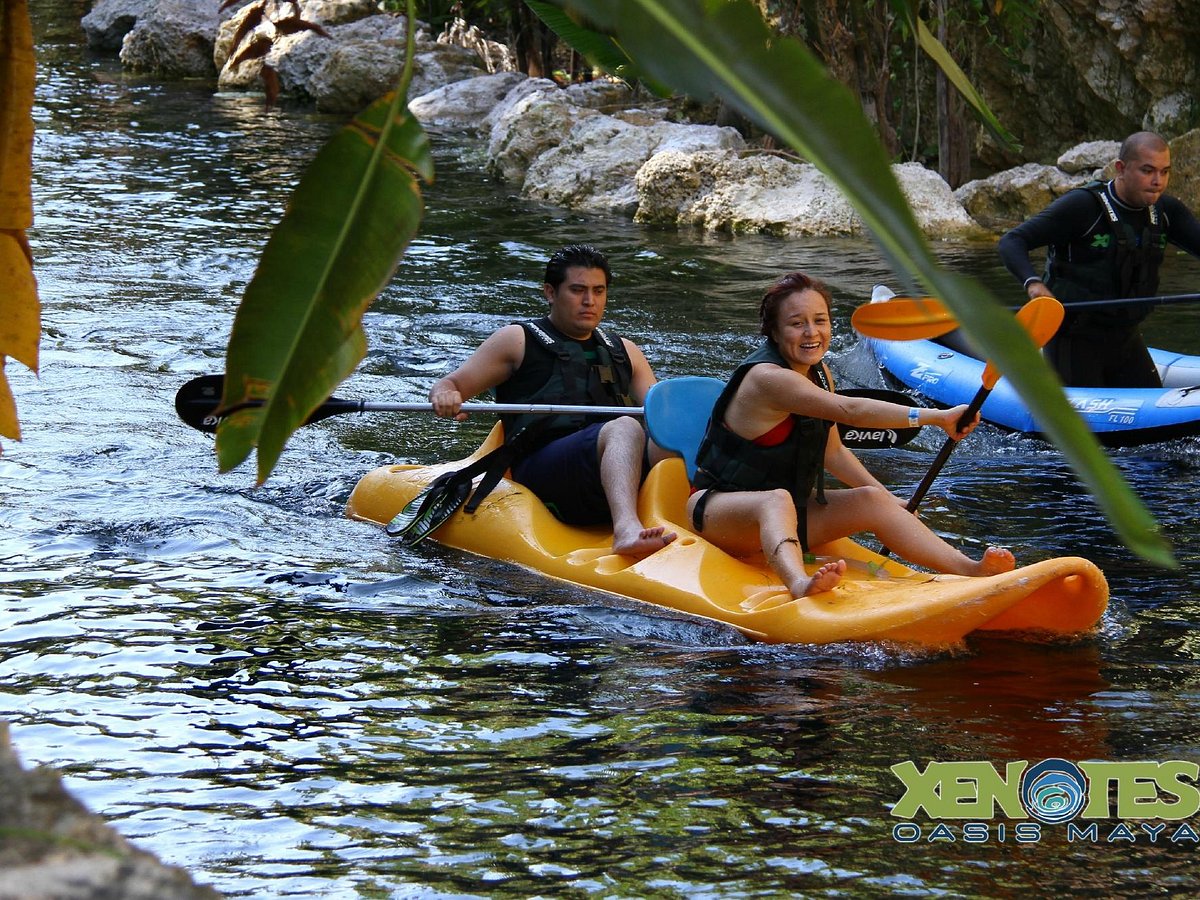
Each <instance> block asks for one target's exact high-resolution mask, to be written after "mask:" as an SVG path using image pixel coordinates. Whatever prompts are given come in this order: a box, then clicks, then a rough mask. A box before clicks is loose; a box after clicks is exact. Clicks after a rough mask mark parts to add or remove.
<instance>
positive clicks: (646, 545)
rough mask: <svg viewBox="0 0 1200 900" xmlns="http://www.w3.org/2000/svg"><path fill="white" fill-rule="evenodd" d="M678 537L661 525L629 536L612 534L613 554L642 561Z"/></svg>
mask: <svg viewBox="0 0 1200 900" xmlns="http://www.w3.org/2000/svg"><path fill="white" fill-rule="evenodd" d="M678 536H679V535H677V534H676V533H675V532H674V531H667V529H666V528H664V527H663V526H661V525H656V526H655V527H654V528H643V529H641V530H640V531H637V532H634V533H633V534H632V535H629V536H627V535H620V534H614V535H613V547H612V548H613V553H619V554H620V555H621V556H636V557H637V558H638V559H644V558H645V557H647V556H649V555H650V554H651V553H653V552H655V551H656V550H661V549H662V548H663V547H665V546H667V544H669V543H671V541H673V540H675V538H677V537H678Z"/></svg>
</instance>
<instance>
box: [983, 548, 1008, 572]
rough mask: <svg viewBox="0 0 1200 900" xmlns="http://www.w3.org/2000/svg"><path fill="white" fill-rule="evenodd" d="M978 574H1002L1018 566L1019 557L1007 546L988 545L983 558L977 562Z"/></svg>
mask: <svg viewBox="0 0 1200 900" xmlns="http://www.w3.org/2000/svg"><path fill="white" fill-rule="evenodd" d="M976 566H977V567H978V569H979V571H978V572H977V573H976V574H978V575H1000V574H1002V573H1004V572H1011V571H1012V570H1013V569H1015V568H1016V567H1017V558H1016V557H1015V556H1013V555H1012V551H1011V550H1009V549H1008V548H1006V547H988V548H987V550H985V551H984V554H983V559H981V560H980V561H979V562H978V563H976Z"/></svg>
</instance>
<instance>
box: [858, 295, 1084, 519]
mask: <svg viewBox="0 0 1200 900" xmlns="http://www.w3.org/2000/svg"><path fill="white" fill-rule="evenodd" d="M890 302H895V301H890ZM881 305H882V304H881ZM1063 312H1064V311H1063V305H1062V304H1061V303H1059V302H1058V301H1057V300H1056V299H1054V298H1053V297H1036V298H1034V299H1033V300H1030V301H1029V302H1028V303H1026V304H1025V305H1024V306H1022V307H1021V308H1020V309H1019V310H1018V311H1017V322H1018V323H1019V324H1020V325H1021V326H1022V327H1023V328H1024V329H1025V333H1026V334H1028V335H1029V339H1030V340H1032V341H1033V345H1034V346H1035V347H1037V348H1039V349H1040V348H1042V347H1044V346H1045V345H1046V342H1047V341H1049V340H1050V338H1052V337H1054V335H1055V334H1056V333H1057V332H1058V329H1059V326H1060V325H1062V320H1063ZM980 380H981V381H982V384H981V385H980V387H979V390H978V391H977V392H976V393H975V396H974V398H973V399H972V400H971V403H970V404H969V405H968V406H967V411H966V412H964V413H963V414H962V418H960V419H959V420H958V430H959V431H961V430H962V429H964V428H966V427H967V426H968V425H970V424H971V422H973V421H974V420H975V415H976V414H977V413H978V412H979V410H980V407H982V406H983V401H985V400H986V399H987V398H988V394H990V393H991V392H992V388H994V387H995V386H996V383H997V382H998V381H999V380H1000V370H999V369H997V368H996V364H995V363H993V362H992V361H991V360H990V359H989V360H988V361H987V365H985V366H984V368H983V377H982V378H981V379H980ZM957 444H958V441H956V440H954V438H951V437H948V438H946V442H945V443H944V444H942V449H941V451H939V453H938V455H937V457H936V458H935V459H934V461H933V465H931V466H930V467H929V471H928V472H926V473H925V478H924V479H922V481H921V483H920V484H919V485H918V486H917V489H916V491H914V492H913V495H912V497H911V498H910V499H909V501H908V504H907V505H906V507H905V508H906V509H907V510H908V511H909V512H916V509H917V507H918V506H919V505H920V504H921V501H922V500H923V499H925V495H926V494H927V493H928V492H929V487H930V485H932V484H933V480H934V479H935V478H937V476H938V473H939V472H940V471H941V470H942V466H944V465H945V464H946V460H948V459H949V458H950V454H951V453H952V452H953V451H954V447H955V446H956V445H957Z"/></svg>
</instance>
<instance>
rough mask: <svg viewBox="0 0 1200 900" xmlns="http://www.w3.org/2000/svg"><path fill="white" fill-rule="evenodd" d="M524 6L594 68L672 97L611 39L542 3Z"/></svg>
mask: <svg viewBox="0 0 1200 900" xmlns="http://www.w3.org/2000/svg"><path fill="white" fill-rule="evenodd" d="M525 5H526V6H528V7H529V8H530V9H531V10H533V12H534V14H535V15H536V16H537V17H538V18H539V19H541V20H542V21H543V22H545V23H546V25H547V27H549V28H550V30H551V31H553V32H554V33H555V34H557V35H558V36H559V37H560V38H561V39H562V40H564V41H566V42H567V43H568V44H569V45H570V46H571V47H572V48H573V49H574V50H575V51H576V52H577V53H579V54H580V55H582V56H583V57H584V58H585V59H586V60H587V61H588V62H590V63H591V64H592V65H595V66H599V67H600V68H601V69H603V70H604V71H605V72H607V73H608V74H609V75H612V76H613V77H615V78H620V79H622V80H623V81H627V82H630V83H632V82H641V83H642V84H645V85H646V87H647V88H649V89H650V90H651V91H653V92H654V93H656V94H658V95H659V96H661V97H665V96H667V95H669V94H670V90H669V89H667V88H665V87H663V86H662V85H661V84H659V83H658V82H655V81H654V80H653V79H647V78H646V76H645V73H643V72H642V71H640V70H639V69H638V67H637V64H636V63H634V61H633V60H632V59H630V58H629V54H627V53H626V52H625V51H624V50H622V49H621V45H620V44H618V43H617V42H616V41H614V40H613V39H612V38H611V37H609V36H608V35H605V34H600V33H599V32H596V31H593V30H592V29H590V28H585V27H584V26H582V25H580V24H579V23H578V22H576V21H575V20H573V19H572V18H571V17H570V16H569V15H567V14H566V13H565V12H563V10H561V9H559V8H558V7H557V6H554V5H553V4H550V3H545V2H542V0H525Z"/></svg>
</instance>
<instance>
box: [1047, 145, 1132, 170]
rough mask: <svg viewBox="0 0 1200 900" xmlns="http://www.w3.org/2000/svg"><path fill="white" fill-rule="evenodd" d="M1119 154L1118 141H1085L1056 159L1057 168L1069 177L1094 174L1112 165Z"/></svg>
mask: <svg viewBox="0 0 1200 900" xmlns="http://www.w3.org/2000/svg"><path fill="white" fill-rule="evenodd" d="M1120 152H1121V142H1120V141H1085V142H1084V143H1082V144H1076V145H1075V146H1074V147H1072V148H1071V149H1070V150H1067V151H1066V152H1065V153H1063V154H1062V155H1061V156H1059V157H1058V163H1057V164H1058V167H1059V168H1060V169H1062V170H1063V171H1064V172H1067V173H1068V174H1071V175H1077V174H1079V173H1090V174H1094V173H1096V172H1098V171H1101V170H1103V169H1104V168H1105V167H1106V166H1110V165H1112V162H1113V160H1115V159H1116V158H1117V154H1118V153H1120Z"/></svg>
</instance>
